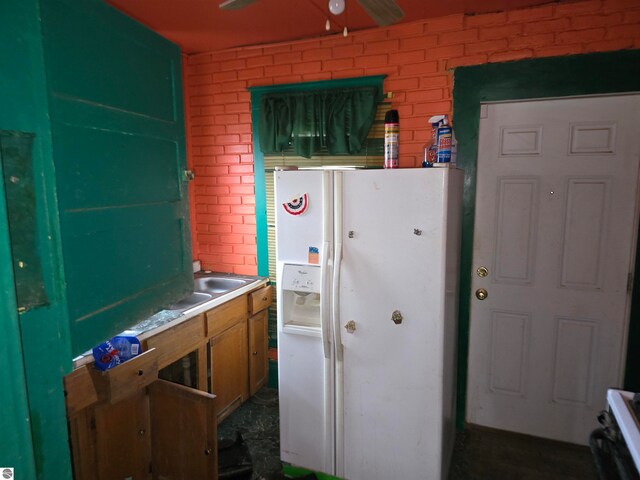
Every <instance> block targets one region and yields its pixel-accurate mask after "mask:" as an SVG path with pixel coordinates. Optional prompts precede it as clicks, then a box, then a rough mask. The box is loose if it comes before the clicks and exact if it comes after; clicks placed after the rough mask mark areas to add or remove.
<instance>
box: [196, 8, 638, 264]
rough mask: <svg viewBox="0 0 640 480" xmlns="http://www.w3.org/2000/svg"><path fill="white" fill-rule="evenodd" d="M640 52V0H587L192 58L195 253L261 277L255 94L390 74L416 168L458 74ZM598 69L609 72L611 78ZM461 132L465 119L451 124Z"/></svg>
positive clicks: (404, 146)
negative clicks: (252, 90) (466, 69)
mask: <svg viewBox="0 0 640 480" xmlns="http://www.w3.org/2000/svg"><path fill="white" fill-rule="evenodd" d="M630 48H640V0H588V1H582V2H575V3H563V4H555V3H554V4H549V5H545V6H541V7H536V8H530V9H523V10H515V11H512V12H509V13H492V14H486V15H478V16H464V15H452V16H448V17H441V18H435V19H431V20H425V21H419V22H413V23H409V24H403V25H397V26H391V27H387V28H377V29H373V30H368V31H363V32H354V33H350V34H349V36H348V37H346V38H344V37H342V36H332V37H324V38H318V39H315V40H307V41H299V42H292V43H287V44H278V45H268V46H260V47H248V48H239V49H233V50H225V51H220V52H210V53H203V54H198V55H192V56H189V57H187V59H186V61H185V69H186V71H185V89H186V91H185V105H186V109H187V111H186V115H187V129H188V133H187V135H188V147H189V152H188V153H189V161H190V163H191V165H192V166H193V168H194V169H195V171H196V180H195V185H194V187H193V189H192V193H194V194H195V199H194V201H193V202H192V206H194V207H195V213H194V214H193V218H195V222H192V230H193V251H194V257H195V258H197V259H200V260H201V261H202V264H203V267H204V268H208V269H213V270H218V271H225V272H234V273H242V274H255V273H256V271H257V267H256V240H255V234H256V227H255V223H256V221H255V215H254V207H255V197H254V190H253V187H254V179H253V145H252V136H251V109H250V107H251V106H250V97H249V93H248V91H247V87H251V86H256V85H272V84H282V83H293V82H307V81H316V80H329V79H336V78H345V77H357V76H363V75H378V74H386V75H387V78H386V80H385V90H386V91H389V92H393V100H392V102H393V106H394V108H397V109H398V111H399V113H400V166H401V167H413V166H418V165H419V162H420V154H421V149H422V146H423V144H424V143H425V140H426V139H427V136H428V133H429V132H428V125H427V121H426V120H427V118H428V117H429V116H431V115H434V114H438V113H451V110H452V78H453V77H452V69H453V68H455V67H458V66H463V65H477V64H482V63H488V62H489V63H491V62H506V61H512V60H520V59H525V58H535V57H546V56H558V55H569V54H577V53H589V52H600V51H613V50H621V49H630ZM599 74H602V75H606V72H600V73H599ZM453 124H454V128H455V119H453Z"/></svg>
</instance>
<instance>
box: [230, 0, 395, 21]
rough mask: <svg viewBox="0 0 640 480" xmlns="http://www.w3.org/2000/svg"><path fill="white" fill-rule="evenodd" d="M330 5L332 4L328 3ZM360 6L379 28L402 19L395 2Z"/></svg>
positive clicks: (238, 3) (233, 5) (243, 2)
mask: <svg viewBox="0 0 640 480" xmlns="http://www.w3.org/2000/svg"><path fill="white" fill-rule="evenodd" d="M255 1H256V0H225V1H224V2H222V3H221V4H220V8H221V9H222V10H238V9H240V8H244V7H246V6H247V5H250V4H252V3H254V2H255ZM329 3H330V4H331V3H332V2H329ZM358 3H359V4H360V6H361V7H362V8H363V9H364V10H365V12H367V14H368V15H369V16H370V17H371V18H372V19H373V21H374V22H376V23H377V24H378V25H380V26H385V25H391V24H392V23H396V22H397V21H399V20H401V19H402V17H404V12H403V11H402V9H401V8H400V6H399V5H398V4H397V3H396V2H395V0H358Z"/></svg>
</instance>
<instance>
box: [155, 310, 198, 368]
mask: <svg viewBox="0 0 640 480" xmlns="http://www.w3.org/2000/svg"><path fill="white" fill-rule="evenodd" d="M204 327H205V320H204V313H203V314H200V315H198V316H196V317H193V318H192V319H190V320H187V321H186V322H183V323H181V324H179V325H176V326H175V327H171V328H170V329H169V330H165V331H164V332H162V333H160V334H158V335H154V336H153V337H149V338H148V339H147V340H146V345H147V349H148V350H149V349H152V348H155V349H156V350H157V352H158V353H157V355H158V368H164V367H166V366H167V365H170V364H171V363H173V362H175V361H176V360H178V359H180V358H182V357H184V356H185V355H187V354H189V352H191V351H193V350H195V349H196V348H198V346H199V345H200V344H201V343H204V342H205V339H206V337H205V331H204Z"/></svg>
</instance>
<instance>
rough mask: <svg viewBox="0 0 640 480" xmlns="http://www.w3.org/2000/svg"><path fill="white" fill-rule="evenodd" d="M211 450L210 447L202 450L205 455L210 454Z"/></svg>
mask: <svg viewBox="0 0 640 480" xmlns="http://www.w3.org/2000/svg"><path fill="white" fill-rule="evenodd" d="M211 452H213V450H211V449H210V448H205V450H204V454H205V455H211Z"/></svg>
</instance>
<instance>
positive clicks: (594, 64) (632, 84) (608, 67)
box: [453, 50, 640, 428]
mask: <svg viewBox="0 0 640 480" xmlns="http://www.w3.org/2000/svg"><path fill="white" fill-rule="evenodd" d="M625 92H640V50H625V51H618V52H611V53H595V54H587V55H573V56H566V57H551V58H540V59H532V60H522V61H517V62H509V63H503V64H487V65H479V66H474V67H460V68H457V69H455V71H454V89H453V100H454V105H453V116H454V122H455V123H454V124H455V130H456V137H457V139H458V166H459V167H460V168H463V169H464V171H465V180H464V197H463V217H462V257H461V262H460V303H459V305H460V314H459V324H458V325H459V331H458V332H459V333H458V384H457V392H458V393H457V426H458V428H462V427H463V425H464V421H465V413H466V394H467V374H468V370H467V367H468V365H467V361H468V354H469V309H470V299H471V271H472V261H473V228H474V225H473V222H474V215H475V198H476V174H477V157H478V127H479V120H480V103H482V102H496V101H507V100H524V99H533V98H550V97H565V96H576V95H597V94H610V93H625ZM636 272H640V266H638V265H636ZM638 284H640V282H635V283H634V291H633V297H632V308H631V319H630V328H629V341H628V354H627V367H629V368H627V371H626V377H625V388H634V389H635V390H637V389H640V369H638V368H637V367H636V370H634V369H633V368H631V367H632V366H634V365H638V364H639V363H638V362H640V292H639V291H638V290H640V285H638ZM602 400H603V401H604V399H602Z"/></svg>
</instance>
